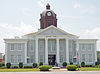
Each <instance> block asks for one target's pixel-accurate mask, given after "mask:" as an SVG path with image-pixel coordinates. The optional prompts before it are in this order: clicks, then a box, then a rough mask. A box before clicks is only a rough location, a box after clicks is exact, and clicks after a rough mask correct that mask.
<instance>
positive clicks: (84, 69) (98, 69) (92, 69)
mask: <svg viewBox="0 0 100 74" xmlns="http://www.w3.org/2000/svg"><path fill="white" fill-rule="evenodd" d="M79 70H80V71H100V68H93V67H87V68H86V67H85V68H79Z"/></svg>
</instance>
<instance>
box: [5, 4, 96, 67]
mask: <svg viewBox="0 0 100 74" xmlns="http://www.w3.org/2000/svg"><path fill="white" fill-rule="evenodd" d="M56 16H57V15H56V14H55V13H54V11H52V10H51V9H50V5H49V4H47V6H46V10H44V11H43V12H42V13H41V14H40V29H39V30H38V31H37V32H34V33H29V34H26V35H24V36H22V37H21V38H19V37H15V38H13V39H12V38H11V39H4V41H5V64H6V63H8V62H10V63H11V64H12V65H18V64H19V62H23V64H24V65H32V64H33V63H34V62H36V63H38V64H39V63H40V62H43V64H44V65H55V64H58V66H60V67H61V66H62V63H63V62H67V63H68V64H69V63H70V62H73V64H77V61H78V60H77V57H79V64H81V62H85V64H91V65H94V64H95V62H96V61H97V52H96V51H97V48H96V47H97V45H96V41H97V39H79V36H76V35H73V34H70V33H67V32H65V31H63V30H62V29H60V28H58V27H57V17H56ZM77 54H78V55H77Z"/></svg>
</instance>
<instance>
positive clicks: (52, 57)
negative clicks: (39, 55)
mask: <svg viewBox="0 0 100 74" xmlns="http://www.w3.org/2000/svg"><path fill="white" fill-rule="evenodd" d="M55 60H56V55H48V63H49V65H55Z"/></svg>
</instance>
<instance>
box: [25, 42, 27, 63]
mask: <svg viewBox="0 0 100 74" xmlns="http://www.w3.org/2000/svg"><path fill="white" fill-rule="evenodd" d="M25 64H27V43H25Z"/></svg>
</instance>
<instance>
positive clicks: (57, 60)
mask: <svg viewBox="0 0 100 74" xmlns="http://www.w3.org/2000/svg"><path fill="white" fill-rule="evenodd" d="M56 45H57V46H56V47H57V54H56V62H57V64H58V66H59V61H60V59H59V38H57V39H56Z"/></svg>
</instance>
